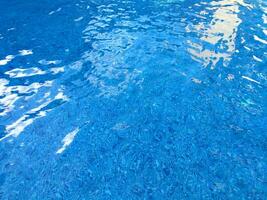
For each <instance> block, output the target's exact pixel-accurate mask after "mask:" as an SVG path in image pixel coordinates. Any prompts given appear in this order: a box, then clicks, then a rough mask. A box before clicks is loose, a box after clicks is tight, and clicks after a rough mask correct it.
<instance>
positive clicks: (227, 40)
mask: <svg viewBox="0 0 267 200" xmlns="http://www.w3.org/2000/svg"><path fill="white" fill-rule="evenodd" d="M211 5H212V6H215V7H217V10H216V11H215V12H214V14H213V20H212V21H211V23H210V24H209V26H208V27H207V29H205V28H206V27H203V26H204V25H203V23H201V24H199V25H196V26H194V29H195V30H197V31H198V32H201V31H203V30H204V31H203V34H202V36H201V38H200V39H201V40H202V41H205V42H208V43H210V44H212V45H218V44H220V43H221V41H223V43H222V44H220V46H219V48H220V49H222V52H215V51H213V50H209V49H204V48H203V46H202V44H201V43H199V44H198V43H193V42H191V41H188V42H189V45H190V46H191V48H189V49H188V51H189V52H190V54H191V55H192V58H193V59H195V60H196V61H198V62H202V63H203V64H204V66H205V67H206V66H207V65H208V64H210V63H211V68H214V67H215V65H216V63H217V62H218V61H219V60H220V58H223V59H224V65H227V63H229V61H230V60H231V55H232V54H233V53H234V51H235V38H236V32H237V28H238V26H239V24H240V23H241V19H240V18H239V17H238V13H239V5H245V6H247V7H249V8H250V5H247V4H245V3H244V2H243V0H222V1H213V2H211Z"/></svg>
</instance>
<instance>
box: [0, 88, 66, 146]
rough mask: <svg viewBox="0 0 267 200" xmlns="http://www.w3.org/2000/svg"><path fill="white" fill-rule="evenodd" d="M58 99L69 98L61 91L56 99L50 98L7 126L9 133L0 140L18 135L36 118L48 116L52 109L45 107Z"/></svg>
mask: <svg viewBox="0 0 267 200" xmlns="http://www.w3.org/2000/svg"><path fill="white" fill-rule="evenodd" d="M56 99H62V100H64V101H67V100H68V98H67V97H66V96H64V94H63V92H59V93H58V94H57V95H56V96H55V98H54V99H52V100H48V101H47V102H45V103H44V104H42V105H40V106H38V107H36V108H33V109H31V110H30V111H29V112H27V113H26V114H25V115H23V116H22V117H21V118H19V119H18V120H17V121H15V122H14V123H13V124H11V125H8V126H6V130H7V132H8V134H7V135H5V136H4V137H2V138H0V142H1V141H3V140H4V139H6V138H8V137H10V136H13V137H18V136H19V135H20V133H21V132H22V131H23V130H24V129H25V128H26V127H27V126H29V125H30V124H32V123H33V122H34V121H35V120H36V119H38V118H41V117H44V116H46V113H47V112H48V111H50V110H45V111H42V109H43V108H45V107H46V106H47V105H48V104H49V103H51V102H52V101H54V100H56ZM32 114H35V115H36V116H35V117H32V118H30V115H32Z"/></svg>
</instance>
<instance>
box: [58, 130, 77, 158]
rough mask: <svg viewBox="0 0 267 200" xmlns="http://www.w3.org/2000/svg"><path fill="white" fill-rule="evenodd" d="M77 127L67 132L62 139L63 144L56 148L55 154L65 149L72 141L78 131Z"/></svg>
mask: <svg viewBox="0 0 267 200" xmlns="http://www.w3.org/2000/svg"><path fill="white" fill-rule="evenodd" d="M79 130H80V129H79V128H76V129H75V130H74V131H72V132H70V133H68V134H67V135H66V136H65V137H64V138H63V140H62V143H63V146H62V147H61V148H60V149H58V150H57V152H56V154H61V153H63V151H65V149H66V148H67V147H68V146H69V145H70V144H71V143H72V142H73V140H74V138H75V136H76V134H77V133H78V132H79Z"/></svg>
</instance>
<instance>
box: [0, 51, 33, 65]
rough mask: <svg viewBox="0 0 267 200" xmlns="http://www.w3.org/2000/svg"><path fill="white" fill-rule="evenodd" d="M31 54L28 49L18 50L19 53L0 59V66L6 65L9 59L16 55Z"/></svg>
mask: <svg viewBox="0 0 267 200" xmlns="http://www.w3.org/2000/svg"><path fill="white" fill-rule="evenodd" d="M31 54H33V52H32V50H30V49H29V50H26V49H23V50H20V51H19V54H17V55H8V56H6V57H5V59H3V60H0V66H1V65H6V64H7V63H9V62H10V61H12V60H13V59H14V58H15V57H16V56H27V55H31Z"/></svg>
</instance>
